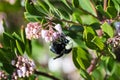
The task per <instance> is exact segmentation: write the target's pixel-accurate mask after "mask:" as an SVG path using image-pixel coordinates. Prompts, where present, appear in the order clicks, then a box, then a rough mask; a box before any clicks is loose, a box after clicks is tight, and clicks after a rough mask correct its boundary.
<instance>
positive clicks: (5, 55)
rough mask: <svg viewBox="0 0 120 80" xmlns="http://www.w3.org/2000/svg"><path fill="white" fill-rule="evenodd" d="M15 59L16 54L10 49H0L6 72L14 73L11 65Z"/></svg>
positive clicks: (1, 60) (0, 59)
mask: <svg viewBox="0 0 120 80" xmlns="http://www.w3.org/2000/svg"><path fill="white" fill-rule="evenodd" d="M14 58H15V54H14V53H13V52H11V50H10V49H4V48H0V62H1V63H2V64H3V67H4V70H5V71H7V72H8V73H12V72H13V67H12V65H11V61H12V59H14Z"/></svg>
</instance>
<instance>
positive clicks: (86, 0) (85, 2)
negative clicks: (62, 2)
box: [79, 0, 97, 16]
mask: <svg viewBox="0 0 120 80" xmlns="http://www.w3.org/2000/svg"><path fill="white" fill-rule="evenodd" d="M79 6H80V7H81V8H83V9H84V10H86V11H88V12H90V13H91V14H93V15H94V16H97V14H96V11H95V8H94V6H93V4H92V3H91V2H90V0H79Z"/></svg>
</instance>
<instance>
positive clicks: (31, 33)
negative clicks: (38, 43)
mask: <svg viewBox="0 0 120 80" xmlns="http://www.w3.org/2000/svg"><path fill="white" fill-rule="evenodd" d="M41 29H42V27H41V25H40V24H39V23H38V22H34V23H33V22H30V23H28V24H27V27H26V28H25V32H26V38H27V39H29V40H31V39H32V38H34V39H38V38H39V37H40V36H41Z"/></svg>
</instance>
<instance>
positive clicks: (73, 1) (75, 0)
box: [72, 0, 79, 8]
mask: <svg viewBox="0 0 120 80" xmlns="http://www.w3.org/2000/svg"><path fill="white" fill-rule="evenodd" d="M72 5H73V6H74V7H76V8H78V7H79V1H78V0H72Z"/></svg>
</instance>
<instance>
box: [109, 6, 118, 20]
mask: <svg viewBox="0 0 120 80" xmlns="http://www.w3.org/2000/svg"><path fill="white" fill-rule="evenodd" d="M107 12H108V13H109V14H110V15H111V17H112V18H115V17H116V16H117V11H116V9H115V7H113V6H110V7H107Z"/></svg>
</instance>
